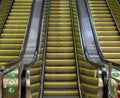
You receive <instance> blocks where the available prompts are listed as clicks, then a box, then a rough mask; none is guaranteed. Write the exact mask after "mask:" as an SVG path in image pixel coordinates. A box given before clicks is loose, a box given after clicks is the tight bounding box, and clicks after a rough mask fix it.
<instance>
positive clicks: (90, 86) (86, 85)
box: [81, 83, 98, 89]
mask: <svg viewBox="0 0 120 98" xmlns="http://www.w3.org/2000/svg"><path fill="white" fill-rule="evenodd" d="M81 86H85V87H88V88H93V89H97V88H98V86H93V85H89V84H85V83H81Z"/></svg>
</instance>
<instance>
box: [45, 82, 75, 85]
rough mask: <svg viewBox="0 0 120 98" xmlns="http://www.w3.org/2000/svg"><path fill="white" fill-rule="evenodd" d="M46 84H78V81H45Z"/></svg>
mask: <svg viewBox="0 0 120 98" xmlns="http://www.w3.org/2000/svg"><path fill="white" fill-rule="evenodd" d="M44 84H45V85H49V84H50V85H70V84H77V82H44Z"/></svg>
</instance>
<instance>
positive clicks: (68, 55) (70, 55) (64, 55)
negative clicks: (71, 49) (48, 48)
mask: <svg viewBox="0 0 120 98" xmlns="http://www.w3.org/2000/svg"><path fill="white" fill-rule="evenodd" d="M46 58H47V59H54V58H55V59H73V58H74V53H47V54H46Z"/></svg>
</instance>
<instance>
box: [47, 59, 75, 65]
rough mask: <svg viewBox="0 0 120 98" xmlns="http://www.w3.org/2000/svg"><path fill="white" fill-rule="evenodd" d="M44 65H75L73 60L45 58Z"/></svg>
mask: <svg viewBox="0 0 120 98" xmlns="http://www.w3.org/2000/svg"><path fill="white" fill-rule="evenodd" d="M46 65H75V60H65V59H64V60H60V59H59V60H46Z"/></svg>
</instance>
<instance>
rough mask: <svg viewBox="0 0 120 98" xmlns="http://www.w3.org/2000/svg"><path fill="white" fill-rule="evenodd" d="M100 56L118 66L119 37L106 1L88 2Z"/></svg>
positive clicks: (95, 0) (119, 54) (90, 0)
mask: <svg viewBox="0 0 120 98" xmlns="http://www.w3.org/2000/svg"><path fill="white" fill-rule="evenodd" d="M88 2H89V6H90V10H91V13H92V18H93V21H94V25H95V29H96V32H97V37H98V40H99V44H100V48H101V51H102V54H103V56H104V58H105V59H106V60H109V61H113V62H115V63H119V64H120V36H119V35H118V30H117V27H116V25H115V22H114V20H113V18H112V16H111V13H110V10H109V8H108V5H107V3H106V0H88Z"/></svg>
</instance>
